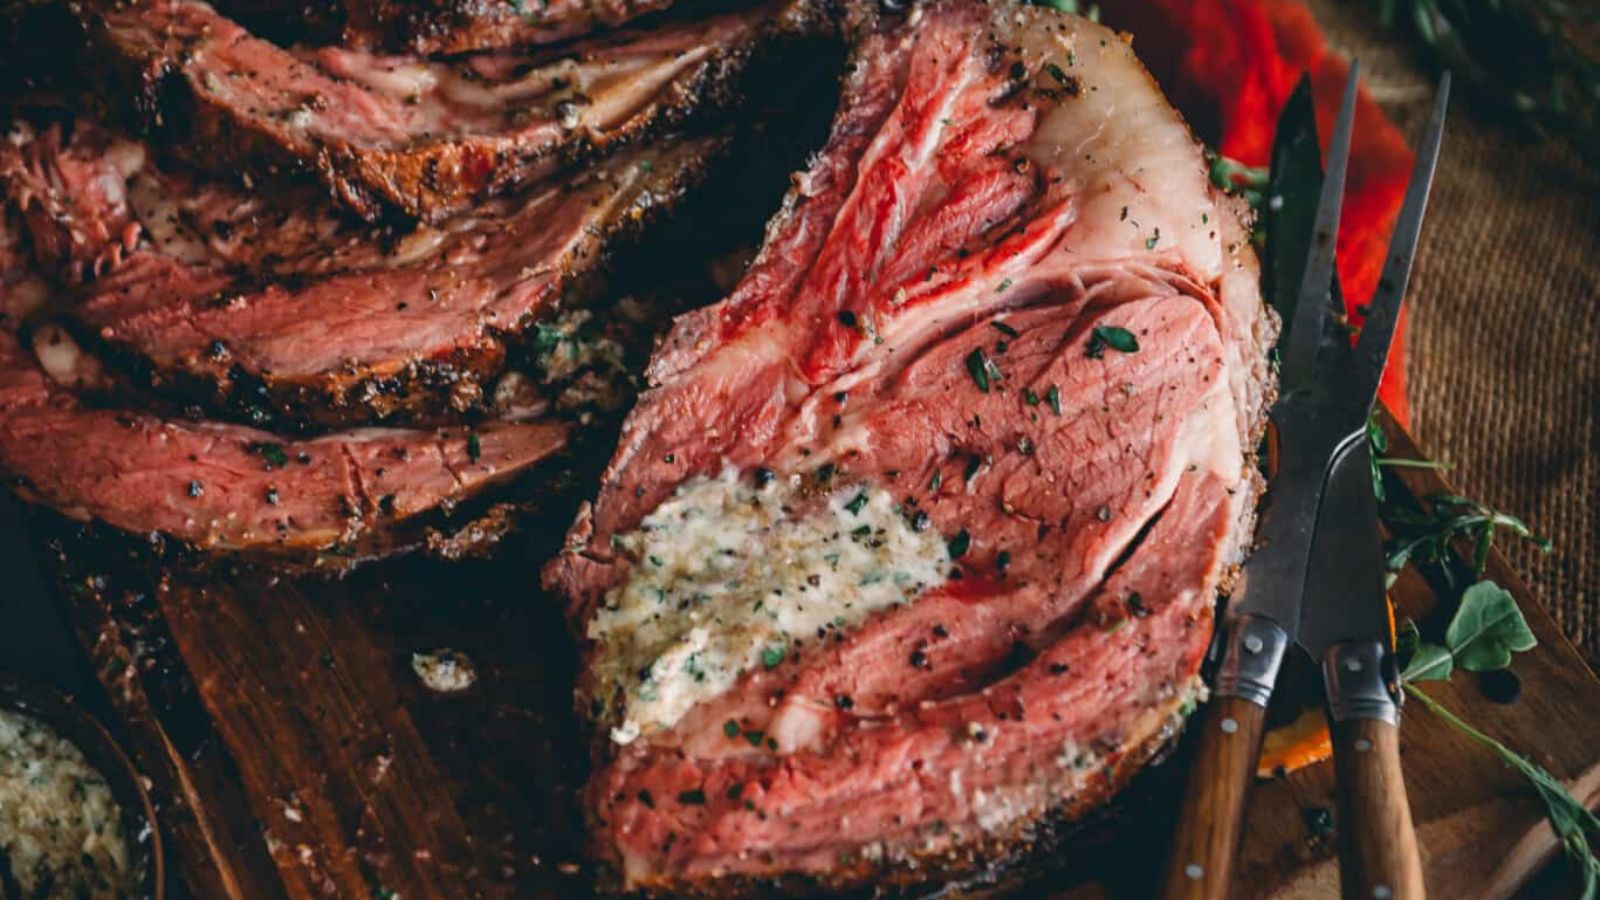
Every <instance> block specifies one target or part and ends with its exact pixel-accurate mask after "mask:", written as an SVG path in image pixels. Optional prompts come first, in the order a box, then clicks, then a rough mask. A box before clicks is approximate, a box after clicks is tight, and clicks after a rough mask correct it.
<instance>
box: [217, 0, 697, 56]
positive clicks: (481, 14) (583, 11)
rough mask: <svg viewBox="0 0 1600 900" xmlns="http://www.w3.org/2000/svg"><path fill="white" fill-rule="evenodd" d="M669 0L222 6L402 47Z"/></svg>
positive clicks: (518, 37) (593, 24) (329, 34)
mask: <svg viewBox="0 0 1600 900" xmlns="http://www.w3.org/2000/svg"><path fill="white" fill-rule="evenodd" d="M668 5H670V0H542V2H541V0H532V2H524V0H515V2H508V0H423V2H415V0H342V2H341V0H306V2H293V3H286V2H284V0H232V2H225V3H222V4H221V6H222V8H223V10H224V11H226V12H228V13H229V14H232V15H236V16H238V17H239V18H240V19H241V20H243V21H245V22H248V23H250V24H251V25H256V24H257V23H259V24H260V25H261V26H262V27H263V28H265V29H267V30H268V31H269V32H271V33H274V34H276V33H284V34H287V35H291V36H293V37H295V38H297V39H301V40H322V41H337V42H339V43H343V44H345V45H347V46H351V47H361V48H367V49H387V50H392V51H395V52H398V53H417V54H457V53H469V52H474V51H480V50H496V49H507V48H513V47H527V46H530V45H536V44H548V43H552V42H555V41H561V40H566V39H568V38H572V37H577V36H580V35H585V34H588V33H590V32H593V31H597V30H600V29H603V28H615V27H616V26H618V25H621V24H623V23H625V22H628V21H631V20H632V19H635V18H637V17H639V16H642V15H644V14H646V13H650V12H655V11H657V10H661V9H665V8H666V7H667V6H668Z"/></svg>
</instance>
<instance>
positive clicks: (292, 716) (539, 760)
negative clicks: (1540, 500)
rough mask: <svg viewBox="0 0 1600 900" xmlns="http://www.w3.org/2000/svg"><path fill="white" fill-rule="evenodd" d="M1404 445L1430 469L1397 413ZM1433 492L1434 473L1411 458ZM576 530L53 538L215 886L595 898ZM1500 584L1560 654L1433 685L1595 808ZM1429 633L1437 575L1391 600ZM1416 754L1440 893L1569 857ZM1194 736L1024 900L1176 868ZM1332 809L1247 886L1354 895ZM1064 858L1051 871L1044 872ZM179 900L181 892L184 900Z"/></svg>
mask: <svg viewBox="0 0 1600 900" xmlns="http://www.w3.org/2000/svg"><path fill="white" fill-rule="evenodd" d="M1390 434H1391V441H1392V447H1391V452H1392V454H1393V455H1397V456H1406V455H1420V454H1417V452H1416V450H1415V447H1414V446H1413V444H1412V443H1411V441H1410V440H1409V438H1407V437H1406V435H1404V434H1403V433H1402V432H1400V431H1399V429H1397V428H1394V427H1392V423H1391V426H1390ZM1397 474H1398V476H1399V478H1400V479H1401V480H1402V481H1403V482H1404V485H1405V487H1406V488H1407V489H1409V490H1410V491H1412V492H1413V493H1414V494H1415V495H1417V496H1424V497H1425V496H1428V495H1431V494H1434V493H1438V492H1441V491H1444V490H1445V489H1446V486H1445V485H1444V484H1443V483H1442V482H1441V481H1440V480H1439V478H1438V476H1437V473H1436V472H1433V471H1431V470H1425V469H1405V470H1397ZM564 522H565V518H564V517H563V518H562V519H561V521H552V522H551V523H549V524H547V525H546V526H544V528H543V530H542V531H539V530H536V533H534V534H532V535H530V537H529V540H528V541H527V542H526V545H525V546H522V547H518V548H514V549H512V550H510V551H508V552H504V553H502V558H501V559H499V560H496V561H492V562H469V563H451V564H444V563H438V562H428V561H416V560H413V561H401V562H399V563H394V564H388V565H384V566H380V567H376V568H372V569H368V570H365V571H362V572H359V573H357V574H356V575H355V576H353V577H351V578H348V579H346V580H344V581H341V582H335V583H317V582H304V581H294V580H287V579H275V578H273V577H271V576H270V575H266V574H262V573H252V572H249V571H245V570H243V569H240V570H237V571H229V572H225V573H222V575H220V576H218V577H212V578H209V579H199V578H196V577H193V576H189V575H185V574H182V573H179V572H171V571H163V570H161V569H159V568H158V567H156V566H154V565H153V564H152V563H151V562H150V561H149V559H148V553H146V552H144V551H142V550H140V549H136V548H132V549H130V548H129V547H128V545H127V543H126V542H125V541H124V540H122V539H120V538H116V537H111V536H105V535H94V534H85V533H82V532H68V531H66V530H64V529H63V528H62V527H61V526H60V525H59V523H57V524H55V525H53V526H50V525H45V526H42V527H43V533H45V534H47V535H50V536H48V537H46V538H44V539H43V540H44V543H45V545H46V547H47V550H48V552H47V553H46V556H47V557H48V558H49V560H50V561H51V565H52V568H53V569H54V571H55V573H56V575H57V578H58V581H59V584H60V585H61V587H62V599H63V602H64V603H65V604H66V608H67V610H68V612H69V616H70V618H71V620H72V623H73V625H74V627H75V629H76V631H77V633H78V635H79V637H80V638H81V640H82V643H83V646H84V648H85V650H86V651H87V653H88V655H89V657H90V659H91V660H92V662H93V663H94V666H95V669H96V672H97V675H98V677H99V679H100V681H101V682H102V684H103V685H104V686H105V688H106V690H107V692H108V694H109V697H110V700H111V703H112V706H113V708H114V709H115V710H116V712H117V715H118V716H119V717H120V719H121V722H120V725H121V726H122V729H121V733H122V737H123V739H124V740H125V742H126V744H127V746H128V748H129V750H130V751H131V753H132V755H133V757H134V758H135V760H136V761H137V763H138V764H139V766H140V767H141V768H142V769H143V770H144V772H145V773H146V774H147V775H148V776H149V778H150V780H151V782H152V784H153V793H154V794H155V798H156V800H157V803H158V807H159V810H160V813H159V816H160V819H161V823H160V824H161V827H162V829H163V830H164V832H165V834H166V837H167V838H168V841H167V846H168V847H169V848H171V852H172V854H173V856H174V859H173V860H172V861H171V862H172V863H174V864H175V865H173V866H169V871H176V872H177V873H179V874H180V875H181V877H182V879H183V880H184V882H185V883H186V885H187V888H188V892H189V894H190V895H192V896H197V897H203V898H214V897H215V898H246V900H269V898H278V897H294V898H311V897H342V898H367V897H378V898H388V897H400V898H404V900H419V898H424V897H444V898H466V897H479V896H483V897H530V898H544V897H550V898H554V897H573V896H582V895H584V894H586V893H588V892H589V886H590V883H591V873H590V872H589V870H588V869H587V867H586V866H585V864H584V862H583V861H582V857H581V840H582V835H581V827H580V822H581V819H580V816H579V812H578V809H577V807H576V802H575V799H574V794H573V791H574V788H575V786H576V785H577V784H579V783H580V781H581V779H582V777H583V770H584V765H585V763H584V758H585V751H584V749H583V746H582V743H581V736H580V735H579V733H578V731H577V728H576V725H575V719H574V715H573V714H572V712H571V709H570V705H571V700H570V697H571V671H572V668H573V665H574V659H573V654H572V649H571V646H570V641H569V639H568V637H567V633H566V630H565V628H564V626H563V624H562V622H561V618H560V615H559V612H558V609H557V606H556V604H555V602H554V601H553V600H552V599H551V598H550V597H548V596H546V595H544V594H543V593H541V591H540V590H539V588H538V585H537V571H538V565H539V562H540V561H541V560H542V559H543V558H544V556H545V555H546V554H547V553H548V551H549V548H551V547H552V546H554V544H555V542H556V541H558V540H559V539H560V528H561V526H562V525H563V524H564ZM1490 575H1491V577H1493V578H1494V579H1495V580H1496V581H1497V582H1499V583H1500V584H1501V585H1503V586H1505V587H1507V588H1509V589H1511V590H1512V591H1513V592H1514V593H1515V594H1516V596H1517V597H1518V598H1519V600H1520V601H1521V603H1522V606H1523V610H1524V612H1525V613H1526V615H1527V617H1528V620H1529V623H1530V624H1531V625H1532V627H1533V630H1534V633H1535V634H1536V635H1537V636H1538V639H1539V647H1538V649H1536V650H1535V651H1532V652H1530V653H1526V654H1523V655H1521V656H1519V657H1518V660H1517V663H1516V672H1517V673H1518V674H1519V675H1520V677H1521V681H1522V684H1523V692H1522V698H1521V699H1520V700H1519V701H1518V702H1516V703H1515V704H1512V705H1497V704H1495V703H1492V702H1490V701H1489V700H1487V699H1485V697H1484V696H1483V695H1482V694H1481V693H1480V692H1479V690H1478V688H1477V686H1476V682H1475V680H1474V679H1473V678H1472V677H1470V676H1465V675H1464V674H1458V675H1457V676H1456V678H1455V681H1454V682H1453V683H1451V684H1439V685H1429V686H1428V690H1429V692H1430V693H1431V694H1433V696H1435V697H1437V698H1438V699H1440V700H1441V701H1442V702H1443V703H1445V704H1446V705H1447V706H1449V707H1450V708H1451V709H1453V710H1456V711H1457V712H1458V713H1460V714H1461V715H1463V716H1464V717H1465V718H1466V719H1467V720H1469V721H1471V722H1473V723H1475V724H1477V725H1478V726H1479V727H1481V728H1482V729H1484V730H1485V731H1487V732H1488V733H1490V734H1491V735H1495V736H1497V737H1500V738H1502V739H1503V740H1505V741H1506V742H1507V743H1509V744H1511V745H1512V746H1513V747H1516V748H1519V749H1521V750H1522V751H1524V752H1525V753H1527V754H1528V755H1529V756H1531V757H1532V758H1533V759H1534V760H1535V761H1537V762H1538V763H1539V764H1541V765H1543V766H1544V767H1546V768H1547V769H1549V770H1550V771H1551V772H1553V773H1555V774H1556V775H1557V776H1559V777H1561V778H1564V779H1567V780H1568V781H1569V783H1570V784H1572V785H1573V790H1574V792H1575V793H1576V794H1578V795H1579V796H1580V797H1583V798H1584V799H1585V800H1586V801H1588V802H1590V803H1594V802H1595V801H1596V800H1597V799H1600V716H1597V715H1596V710H1600V680H1597V679H1596V678H1595V675H1594V674H1593V673H1592V672H1591V671H1590V670H1589V669H1588V668H1587V666H1586V665H1585V663H1584V661H1583V659H1582V658H1581V657H1580V656H1579V654H1578V653H1577V652H1576V651H1575V650H1574V649H1573V647H1572V646H1571V645H1570V644H1569V643H1568V642H1567V641H1566V639H1565V638H1564V637H1563V636H1562V635H1561V634H1560V632H1559V631H1558V630H1557V628H1556V627H1555V625H1554V623H1553V622H1552V621H1551V619H1550V618H1549V616H1548V615H1546V614H1545V612H1544V611H1543V610H1542V609H1541V608H1540V607H1539V606H1538V605H1537V604H1536V603H1535V602H1533V600H1532V598H1531V597H1530V595H1529V594H1528V592H1527V589H1526V588H1525V587H1524V586H1523V585H1522V583H1521V581H1520V580H1519V579H1518V578H1517V577H1516V576H1515V574H1514V573H1512V572H1510V571H1509V570H1508V569H1507V567H1506V564H1505V562H1504V560H1503V559H1501V558H1500V557H1499V556H1498V555H1497V556H1495V557H1494V558H1493V559H1492V561H1491V564H1490ZM1394 597H1395V599H1396V601H1397V603H1398V604H1399V606H1400V608H1401V611H1402V612H1403V613H1404V614H1407V615H1411V616H1413V617H1416V618H1418V619H1419V620H1420V619H1424V618H1425V617H1427V616H1428V615H1429V614H1430V611H1432V610H1433V608H1434V606H1435V598H1434V594H1433V592H1432V590H1430V588H1429V585H1428V584H1427V583H1426V582H1425V581H1424V580H1423V579H1422V578H1421V577H1420V576H1418V575H1416V574H1415V573H1413V572H1408V573H1407V574H1406V575H1405V576H1404V577H1402V578H1401V579H1400V581H1399V582H1398V583H1397V584H1396V585H1395V588H1394ZM440 648H452V649H456V650H459V651H462V652H464V653H465V654H467V655H468V656H469V657H470V658H471V659H472V661H473V662H474V663H475V665H476V667H477V671H478V681H477V683H476V684H475V685H474V686H473V687H471V688H470V689H468V690H466V691H464V692H461V693H457V694H438V693H434V692H431V691H430V690H428V689H427V688H426V687H424V686H423V685H422V684H421V683H420V681H419V679H418V678H417V676H416V675H415V673H414V672H413V670H412V654H414V653H427V652H431V651H435V650H438V649H440ZM1401 737H1402V742H1401V744H1402V746H1401V752H1402V755H1403V758H1404V762H1405V769H1406V778H1407V782H1408V786H1409V788H1410V796H1411V802H1412V809H1413V813H1414V815H1415V818H1416V821H1417V825H1418V828H1419V836H1420V840H1421V844H1422V848H1423V852H1424V855H1425V857H1426V862H1427V872H1428V882H1429V887H1430V890H1431V894H1432V896H1433V897H1435V898H1452V900H1455V898H1459V900H1472V898H1484V900H1492V898H1505V897H1510V896H1512V895H1513V894H1514V893H1515V892H1516V891H1517V890H1518V889H1519V887H1520V886H1521V885H1522V884H1523V883H1524V882H1525V881H1526V880H1527V879H1528V878H1529V877H1530V876H1531V875H1532V874H1533V873H1534V872H1535V871H1536V869H1537V868H1538V867H1539V866H1540V865H1541V864H1542V863H1544V862H1545V861H1546V860H1548V859H1549V858H1550V857H1551V855H1552V854H1553V852H1554V850H1555V841H1554V837H1553V835H1552V833H1551V832H1550V830H1549V829H1548V827H1547V826H1545V825H1544V824H1543V820H1542V819H1541V814H1540V810H1539V808H1538V807H1537V805H1536V803H1535V801H1534V800H1533V799H1532V796H1531V794H1530V793H1529V791H1528V790H1527V789H1526V786H1525V785H1524V784H1523V783H1522V782H1521V781H1520V780H1519V779H1518V777H1517V776H1515V775H1514V774H1513V773H1511V772H1510V771H1509V770H1507V769H1505V768H1504V767H1502V766H1501V765H1500V764H1499V763H1498V762H1497V761H1496V759H1495V758H1494V757H1492V756H1491V755H1490V754H1489V753H1488V752H1487V751H1486V750H1484V749H1482V748H1480V747H1478V746H1477V745H1475V744H1472V743H1471V742H1469V741H1468V740H1467V739H1465V738H1463V737H1460V736H1459V735H1457V734H1455V733H1453V732H1451V731H1450V730H1448V729H1447V728H1446V727H1445V726H1444V725H1443V724H1442V723H1441V722H1440V721H1438V720H1437V719H1435V718H1433V717H1432V716H1431V715H1430V714H1428V713H1427V712H1426V711H1425V710H1421V709H1415V708H1413V709H1412V710H1411V711H1410V712H1409V713H1408V714H1407V715H1406V717H1405V719H1404V726H1403V728H1402V731H1401ZM1183 758H1184V748H1182V747H1180V748H1179V749H1178V751H1177V752H1176V753H1175V754H1174V756H1173V757H1172V758H1171V759H1170V760H1169V761H1168V762H1167V763H1165V764H1163V765H1159V766H1156V767H1153V768H1152V769H1151V770H1150V771H1149V772H1147V773H1145V774H1143V775H1141V776H1140V778H1139V779H1137V780H1136V781H1135V784H1134V785H1133V786H1131V787H1130V788H1129V791H1128V792H1127V794H1125V796H1124V798H1123V799H1122V800H1121V801H1120V802H1119V803H1117V804H1113V807H1112V808H1111V809H1110V810H1109V811H1108V812H1107V813H1105V814H1103V815H1101V816H1099V817H1098V818H1097V821H1096V822H1095V823H1093V824H1091V825H1090V826H1088V827H1086V828H1084V829H1081V830H1080V831H1078V832H1076V833H1075V835H1073V836H1071V837H1069V839H1068V840H1067V841H1066V842H1065V844H1064V846H1063V847H1062V848H1061V850H1060V851H1059V852H1058V853H1056V854H1054V855H1053V856H1052V857H1051V859H1050V860H1048V861H1047V862H1048V863H1049V864H1047V865H1043V866H1040V867H1036V868H1032V869H1029V870H1028V871H1029V872H1030V873H1038V872H1041V871H1042V872H1043V873H1044V874H1043V875H1038V874H1034V875H1032V876H1030V878H1031V880H1030V879H1023V878H1021V877H1020V876H1018V877H1013V878H1010V879H1008V880H1007V885H1006V886H1007V887H1012V886H1015V885H1017V884H1024V885H1025V886H1026V891H1025V893H1026V895H1028V896H1040V895H1043V894H1050V895H1053V896H1058V897H1062V898H1068V897H1070V898H1092V897H1116V898H1136V897H1143V896H1147V895H1148V894H1149V893H1150V891H1151V886H1150V885H1151V883H1152V880H1153V878H1154V877H1155V875H1156V873H1157V871H1158V870H1159V869H1160V867H1161V866H1160V864H1161V862H1162V847H1163V846H1164V845H1165V842H1166V840H1167V829H1168V828H1169V827H1170V823H1171V822H1172V820H1173V816H1174V812H1175V807H1176V803H1177V797H1178V793H1179V792H1178V785H1179V784H1181V779H1182V776H1183ZM1334 807H1335V802H1334V795H1333V786H1332V775H1331V769H1330V767H1329V766H1328V765H1326V764H1324V765H1320V766H1315V767H1312V768H1310V769H1306V770H1303V771H1301V772H1297V773H1295V774H1293V775H1290V776H1288V777H1283V778H1278V779H1275V780H1272V781H1269V782H1265V783H1262V784H1261V785H1259V786H1258V789H1257V790H1256V792H1255V796H1254V802H1253V805H1252V807H1251V815H1250V819H1249V824H1248V833H1247V835H1246V838H1245V849H1244V860H1243V865H1242V873H1243V877H1242V880H1241V885H1240V888H1239V894H1238V896H1240V897H1241V898H1312V897H1333V896H1336V895H1337V891H1336V888H1335V885H1336V883H1337V878H1336V867H1335V865H1334V863H1333V862H1332V854H1333V851H1334V845H1333V843H1331V839H1330V838H1328V837H1318V836H1317V835H1316V834H1314V833H1313V830H1312V828H1311V826H1310V825H1308V824H1307V816H1308V811H1312V810H1317V809H1333V808H1334ZM1041 862H1046V861H1041ZM175 895H176V896H183V895H184V894H183V891H182V890H180V891H178V892H176V893H175Z"/></svg>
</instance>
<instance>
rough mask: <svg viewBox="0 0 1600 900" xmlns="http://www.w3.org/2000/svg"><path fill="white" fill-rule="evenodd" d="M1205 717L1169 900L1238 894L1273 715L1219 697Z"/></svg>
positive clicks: (1172, 861)
mask: <svg viewBox="0 0 1600 900" xmlns="http://www.w3.org/2000/svg"><path fill="white" fill-rule="evenodd" d="M1200 718H1201V719H1202V724H1201V727H1200V746H1199V752H1198V753H1197V754H1196V756H1195V759H1194V762H1193V764H1192V766H1191V768H1190V770H1189V786H1188V789H1187V791H1186V793H1185V794H1184V798H1183V808H1182V809H1181V810H1180V811H1179V818H1178V830H1177V833H1176V835H1175V836H1174V838H1173V844H1172V855H1171V857H1170V858H1169V862H1168V864H1167V877H1166V881H1165V882H1164V885H1163V887H1162V891H1161V895H1160V896H1161V897H1162V898H1163V900H1226V898H1228V897H1230V896H1232V894H1233V868H1234V862H1235V860H1237V858H1238V856H1239V835H1240V832H1241V830H1242V829H1243V827H1244V810H1245V801H1246V799H1247V798H1248V796H1249V793H1250V787H1251V785H1252V784H1253V783H1254V782H1255V773H1256V758H1257V757H1259V756H1260V755H1261V732H1262V728H1263V726H1264V725H1265V722H1266V718H1267V711H1266V709H1264V708H1263V707H1260V706H1257V705H1256V704H1254V703H1252V702H1250V701H1249V700H1245V699H1242V698H1240V697H1218V698H1216V699H1215V700H1213V701H1212V702H1211V703H1210V705H1209V706H1208V708H1207V709H1206V710H1205V711H1204V712H1203V713H1201V714H1200ZM1408 821H1409V820H1408Z"/></svg>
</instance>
